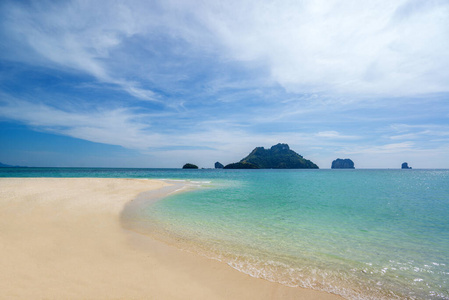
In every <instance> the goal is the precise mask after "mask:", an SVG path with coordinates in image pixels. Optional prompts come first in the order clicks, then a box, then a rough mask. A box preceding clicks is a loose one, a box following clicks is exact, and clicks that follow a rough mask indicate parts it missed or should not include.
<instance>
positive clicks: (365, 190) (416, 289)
mask: <svg viewBox="0 0 449 300" xmlns="http://www.w3.org/2000/svg"><path fill="white" fill-rule="evenodd" d="M0 177H107V178H163V179H177V180H185V181H186V182H187V183H188V184H189V185H196V186H197V187H198V188H196V189H194V190H192V191H189V192H187V193H179V194H175V195H172V196H169V197H167V198H165V199H164V200H162V201H159V202H156V203H154V204H151V205H144V206H143V207H142V210H141V212H140V215H139V216H136V217H138V218H140V219H142V220H144V221H143V222H144V223H145V224H143V226H142V228H145V229H143V230H146V231H147V233H148V234H154V235H155V236H156V237H158V238H162V239H165V240H166V241H167V242H173V241H176V244H177V245H178V246H179V247H182V248H186V249H189V250H191V251H195V252H199V253H201V254H203V255H206V256H209V257H211V258H214V259H218V260H221V261H223V262H225V263H227V264H229V265H230V266H232V267H234V268H236V269H238V270H240V271H242V272H245V273H248V274H250V275H252V276H255V277H260V278H265V279H268V280H272V281H276V282H281V283H283V284H286V285H290V286H302V287H310V288H314V289H319V290H324V291H329V292H333V293H337V294H340V295H343V296H345V297H347V298H353V299H363V298H365V299H381V298H385V299H391V298H410V299H414V298H416V299H449V170H180V169H84V168H82V169H71V168H68V169H65V168H61V169H53V168H49V169H46V168H42V169H40V168H23V169H0Z"/></svg>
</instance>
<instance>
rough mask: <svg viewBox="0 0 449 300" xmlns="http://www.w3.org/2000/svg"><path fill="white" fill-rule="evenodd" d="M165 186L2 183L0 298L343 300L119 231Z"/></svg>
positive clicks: (88, 181)
mask: <svg viewBox="0 0 449 300" xmlns="http://www.w3.org/2000/svg"><path fill="white" fill-rule="evenodd" d="M169 184H170V183H169V182H167V181H162V180H147V179H103V178H0V294H1V296H0V297H1V298H2V299H341V298H340V297H338V296H336V295H332V294H328V293H324V292H319V291H314V290H309V289H302V288H292V287H287V286H283V285H281V284H277V283H272V282H269V281H266V280H262V279H257V278H253V277H250V276H248V275H246V274H243V273H241V272H238V271H236V270H234V269H232V268H231V267H229V266H228V265H226V264H224V263H221V262H218V261H214V260H211V259H207V258H205V257H202V256H199V255H196V254H194V253H189V252H186V251H182V250H180V249H177V248H176V247H174V246H169V245H166V244H164V243H162V242H160V241H157V240H155V239H153V238H151V237H148V236H146V235H142V234H139V233H136V232H133V231H131V230H127V229H125V228H124V227H123V226H122V225H121V222H120V213H121V212H122V210H123V209H124V207H125V205H126V204H127V203H128V202H130V201H133V200H134V199H137V197H138V196H139V194H142V193H144V192H148V191H152V190H153V191H156V190H160V191H165V190H164V188H165V187H167V186H168V185H169ZM167 191H168V190H167ZM159 196H160V195H159Z"/></svg>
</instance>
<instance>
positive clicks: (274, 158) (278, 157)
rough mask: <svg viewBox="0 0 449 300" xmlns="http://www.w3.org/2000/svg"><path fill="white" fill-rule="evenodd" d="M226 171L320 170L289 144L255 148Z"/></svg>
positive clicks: (230, 165) (226, 167)
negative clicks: (291, 148)
mask: <svg viewBox="0 0 449 300" xmlns="http://www.w3.org/2000/svg"><path fill="white" fill-rule="evenodd" d="M224 168H225V169H318V166H317V165H316V164H314V163H313V162H311V161H310V160H307V159H305V158H304V157H302V156H301V155H299V154H298V153H296V152H295V151H293V150H290V147H289V146H288V145H287V144H277V145H274V146H272V147H271V148H270V149H265V148H264V147H257V148H255V149H254V150H253V151H252V152H251V153H250V154H249V155H248V156H247V157H245V158H243V159H242V160H241V161H240V162H238V163H233V164H229V165H227V166H225V167H224Z"/></svg>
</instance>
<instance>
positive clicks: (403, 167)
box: [401, 162, 412, 169]
mask: <svg viewBox="0 0 449 300" xmlns="http://www.w3.org/2000/svg"><path fill="white" fill-rule="evenodd" d="M411 168H412V167H409V166H408V163H406V162H405V163H402V166H401V169H411Z"/></svg>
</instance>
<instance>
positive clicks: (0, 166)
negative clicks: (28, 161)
mask: <svg viewBox="0 0 449 300" xmlns="http://www.w3.org/2000/svg"><path fill="white" fill-rule="evenodd" d="M0 168H27V167H24V166H12V165H7V164H4V163H1V162H0Z"/></svg>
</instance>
